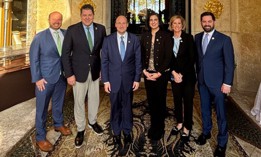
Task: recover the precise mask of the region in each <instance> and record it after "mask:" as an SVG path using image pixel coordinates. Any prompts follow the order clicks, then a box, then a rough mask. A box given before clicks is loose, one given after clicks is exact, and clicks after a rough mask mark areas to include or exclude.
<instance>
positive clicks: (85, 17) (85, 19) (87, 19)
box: [81, 9, 94, 26]
mask: <svg viewBox="0 0 261 157" xmlns="http://www.w3.org/2000/svg"><path fill="white" fill-rule="evenodd" d="M93 19H94V14H93V12H92V10H90V9H83V10H82V12H81V20H82V23H83V24H84V25H85V26H90V25H91V24H92V23H93Z"/></svg>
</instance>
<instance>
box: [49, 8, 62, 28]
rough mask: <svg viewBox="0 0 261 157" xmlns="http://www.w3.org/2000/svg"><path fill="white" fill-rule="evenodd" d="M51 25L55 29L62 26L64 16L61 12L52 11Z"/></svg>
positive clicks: (50, 16)
mask: <svg viewBox="0 0 261 157" xmlns="http://www.w3.org/2000/svg"><path fill="white" fill-rule="evenodd" d="M48 21H49V26H50V28H52V29H54V30H58V29H59V28H60V27H61V26H62V22H63V16H62V14H61V13H59V12H52V13H51V14H50V15H49V19H48Z"/></svg>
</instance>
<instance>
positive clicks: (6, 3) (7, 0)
mask: <svg viewBox="0 0 261 157" xmlns="http://www.w3.org/2000/svg"><path fill="white" fill-rule="evenodd" d="M12 1H13V0H2V2H3V3H4V46H3V47H2V48H0V51H8V50H11V47H8V46H7V26H8V10H9V6H10V4H11V2H12Z"/></svg>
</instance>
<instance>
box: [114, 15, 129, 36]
mask: <svg viewBox="0 0 261 157" xmlns="http://www.w3.org/2000/svg"><path fill="white" fill-rule="evenodd" d="M115 27H116V29H117V32H118V33H119V34H124V33H125V32H126V30H127V27H128V21H127V19H126V17H124V16H119V17H117V19H116V22H115Z"/></svg>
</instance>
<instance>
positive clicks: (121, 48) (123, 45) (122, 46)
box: [120, 36, 125, 61]
mask: <svg viewBox="0 0 261 157" xmlns="http://www.w3.org/2000/svg"><path fill="white" fill-rule="evenodd" d="M123 38H124V36H121V43H120V51H121V52H120V53H121V60H122V61H123V59H124V56H125V44H124V41H123Z"/></svg>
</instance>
